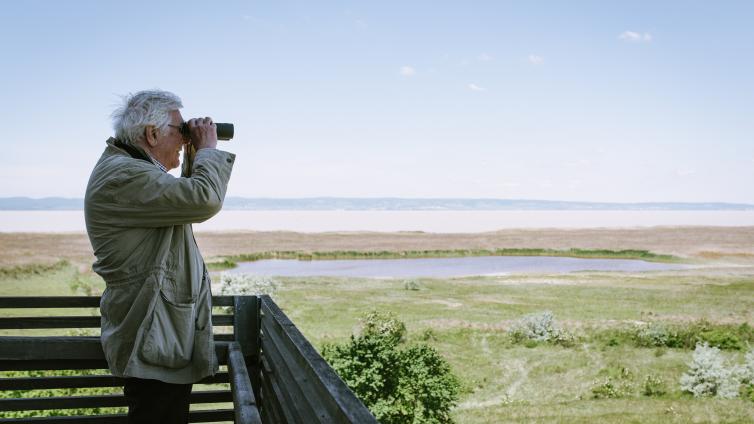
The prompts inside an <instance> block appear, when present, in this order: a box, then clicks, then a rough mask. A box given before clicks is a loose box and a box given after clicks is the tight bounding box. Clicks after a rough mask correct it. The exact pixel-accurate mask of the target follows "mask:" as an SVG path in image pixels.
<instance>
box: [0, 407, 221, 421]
mask: <svg viewBox="0 0 754 424" xmlns="http://www.w3.org/2000/svg"><path fill="white" fill-rule="evenodd" d="M218 421H233V410H232V409H205V410H201V411H191V412H189V422H190V423H207V422H218ZM0 423H35V424H61V423H92V424H127V423H128V416H127V415H125V414H107V415H105V414H103V415H89V416H80V415H74V416H71V417H36V418H0Z"/></svg>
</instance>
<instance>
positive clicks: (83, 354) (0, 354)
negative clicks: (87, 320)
mask: <svg viewBox="0 0 754 424" xmlns="http://www.w3.org/2000/svg"><path fill="white" fill-rule="evenodd" d="M0 346H2V347H3V348H2V350H0V370H30V369H40V370H49V369H82V368H80V367H78V366H77V367H76V368H67V367H62V368H61V367H60V366H59V364H58V362H60V363H65V364H68V363H70V364H73V365H79V364H78V363H77V362H76V361H79V362H81V361H83V362H84V363H85V364H87V365H88V366H86V367H84V368H95V369H97V368H107V364H106V363H105V361H104V355H105V354H104V353H103V352H102V345H101V344H100V342H99V337H64V336H63V337H21V336H4V337H0ZM227 351H228V342H219V341H218V342H215V353H216V354H217V357H218V359H220V358H227ZM24 362H26V364H23V363H24ZM14 363H16V364H19V365H22V367H21V368H16V367H13V364H14ZM101 364H104V367H103V366H102V365H101ZM224 364H225V363H224V362H221V365H224ZM9 366H10V367H11V368H6V367H9ZM28 366H37V367H39V368H28Z"/></svg>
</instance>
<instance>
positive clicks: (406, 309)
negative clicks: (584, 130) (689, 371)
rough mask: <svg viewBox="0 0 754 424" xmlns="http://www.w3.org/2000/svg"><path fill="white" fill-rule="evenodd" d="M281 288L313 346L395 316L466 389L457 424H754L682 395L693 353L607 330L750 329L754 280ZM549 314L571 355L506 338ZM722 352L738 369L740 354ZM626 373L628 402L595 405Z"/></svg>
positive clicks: (746, 405) (507, 280) (293, 282)
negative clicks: (611, 381) (662, 388)
mask: <svg viewBox="0 0 754 424" xmlns="http://www.w3.org/2000/svg"><path fill="white" fill-rule="evenodd" d="M279 281H280V282H281V285H282V288H281V290H280V291H278V293H277V294H276V295H275V299H276V301H277V302H278V303H279V304H280V305H281V307H282V308H283V310H284V311H285V313H286V314H287V315H288V316H289V317H291V319H292V320H293V322H294V323H296V325H297V326H298V327H299V328H300V329H301V331H302V332H303V333H304V335H305V336H306V337H307V338H309V340H311V341H312V342H313V343H314V344H315V346H317V347H321V346H322V345H323V344H324V343H327V342H342V341H345V340H346V339H347V337H348V335H350V334H352V333H353V332H354V331H357V329H358V319H359V317H360V316H361V315H362V314H363V313H364V312H366V311H368V310H371V309H378V310H382V311H391V312H393V313H395V314H396V315H397V316H398V317H399V318H400V319H401V320H403V321H405V322H406V324H407V327H408V330H409V339H410V341H409V342H412V341H419V340H422V341H426V342H427V343H429V344H431V345H432V346H434V347H436V348H437V349H438V350H439V351H440V352H441V353H442V354H443V356H444V357H445V358H447V359H448V361H449V362H450V364H451V366H452V367H453V369H454V372H455V373H456V375H458V376H459V377H460V378H461V381H462V384H463V393H462V397H461V400H460V403H459V405H458V407H457V408H456V409H455V410H454V416H455V418H456V420H457V422H459V423H489V422H496V423H497V422H521V421H527V422H564V423H572V422H573V423H575V422H584V421H590V422H610V423H629V422H648V423H665V422H693V421H694V420H699V421H702V422H710V421H711V422H715V421H717V422H722V421H724V422H748V421H750V420H754V412H753V411H754V405H752V404H751V402H750V401H746V400H742V399H738V400H719V399H693V398H692V397H690V396H689V395H687V394H683V393H681V392H680V384H679V379H680V377H681V375H682V374H683V372H684V371H685V370H686V366H687V365H686V364H687V363H688V362H689V361H690V360H691V350H690V349H685V348H684V349H678V348H662V349H660V348H656V347H641V346H637V345H636V344H635V343H628V342H624V343H618V344H617V345H615V346H610V345H609V344H608V343H606V341H605V339H604V338H602V337H601V336H602V335H603V333H604V332H605V331H607V330H609V329H620V328H632V327H631V326H633V325H635V322H636V321H648V320H655V321H667V322H670V323H684V322H687V321H690V322H692V323H694V322H699V320H702V319H707V320H709V321H711V322H719V321H723V322H725V323H731V322H733V323H745V322H749V323H751V322H753V321H754V315H752V314H753V313H754V312H752V311H754V298H753V297H752V296H751V293H752V291H753V290H754V278H751V277H735V276H714V277H709V276H703V275H688V273H643V274H636V275H626V274H615V273H613V274H598V273H594V274H592V273H589V274H576V275H555V276H506V277H478V278H459V279H419V280H415V281H416V282H417V284H418V286H419V290H407V289H406V285H405V282H404V281H403V280H377V279H346V278H308V279H301V278H280V279H279ZM543 310H551V311H553V312H554V313H555V316H556V319H557V320H558V322H559V323H560V324H561V325H562V326H564V327H566V328H567V329H569V330H570V331H573V332H574V333H575V334H577V342H576V343H575V345H574V346H573V347H560V346H553V345H550V344H546V343H540V344H534V345H533V346H532V347H526V346H525V345H523V344H515V343H513V342H512V341H511V339H510V337H508V336H507V334H506V331H505V329H506V328H507V326H508V325H509V324H510V323H511V322H512V321H513V320H515V319H518V318H520V317H521V316H522V315H524V314H528V313H533V312H540V311H543ZM679 325H680V324H679ZM732 325H733V324H731V326H732ZM713 327H714V328H729V327H730V326H728V324H714V325H713ZM725 352H726V353H725V354H726V355H728V356H730V357H735V358H738V359H740V357H741V356H742V354H743V353H742V352H740V351H725ZM624 368H625V369H626V370H628V371H627V375H629V377H627V381H626V382H623V383H622V384H625V385H626V387H628V389H627V393H626V394H625V395H624V396H623V397H621V398H618V399H594V398H593V391H592V390H593V388H594V387H595V386H596V385H598V384H599V382H600V381H602V380H604V378H606V377H608V376H613V375H617V374H620V370H622V369H624ZM648 376H652V377H653V378H656V379H660V380H661V381H663V382H664V384H665V385H666V386H667V389H668V390H667V393H666V394H664V395H662V396H659V397H647V396H644V395H643V394H642V387H643V386H642V385H643V383H644V381H645V379H646V378H647V377H648Z"/></svg>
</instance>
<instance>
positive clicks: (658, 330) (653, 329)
mask: <svg viewBox="0 0 754 424" xmlns="http://www.w3.org/2000/svg"><path fill="white" fill-rule="evenodd" d="M674 336H675V335H671V331H670V329H669V328H668V326H667V325H665V324H663V323H660V322H652V323H650V324H649V325H647V326H646V327H640V328H639V330H638V331H637V332H636V341H637V344H638V345H639V346H642V347H659V346H668V345H669V344H670V341H671V340H672V339H675V337H674Z"/></svg>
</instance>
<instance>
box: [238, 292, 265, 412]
mask: <svg viewBox="0 0 754 424" xmlns="http://www.w3.org/2000/svg"><path fill="white" fill-rule="evenodd" d="M260 311H261V308H260V301H259V297H257V296H233V315H234V320H233V333H234V334H235V338H236V342H237V343H238V345H239V346H240V347H241V352H243V356H244V358H245V359H246V367H247V369H248V371H249V378H250V379H251V386H252V387H253V388H254V397H255V398H256V399H257V400H259V399H261V398H260V387H261V384H262V381H261V379H260V374H261V372H262V362H261V353H260V349H261V339H260V328H261V315H260Z"/></svg>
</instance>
